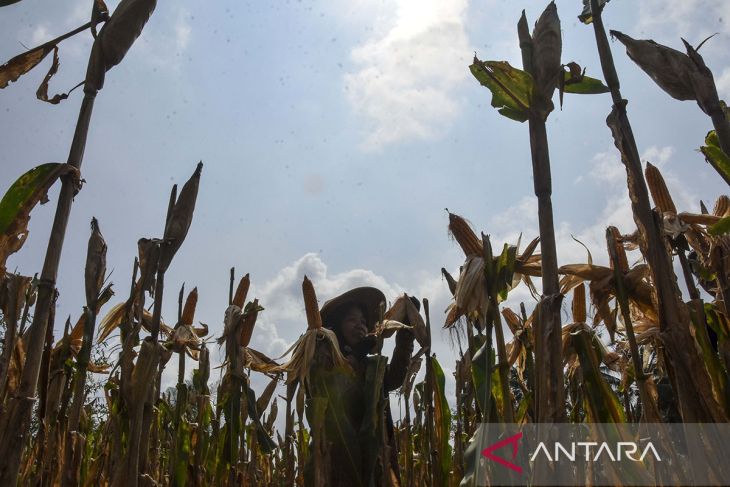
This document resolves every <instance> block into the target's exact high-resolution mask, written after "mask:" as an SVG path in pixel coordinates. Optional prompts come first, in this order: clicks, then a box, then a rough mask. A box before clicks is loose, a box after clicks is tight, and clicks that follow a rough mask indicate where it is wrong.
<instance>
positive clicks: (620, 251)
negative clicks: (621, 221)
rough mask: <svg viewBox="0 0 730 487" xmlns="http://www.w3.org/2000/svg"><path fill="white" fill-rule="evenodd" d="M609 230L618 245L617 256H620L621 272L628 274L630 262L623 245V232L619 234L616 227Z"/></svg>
mask: <svg viewBox="0 0 730 487" xmlns="http://www.w3.org/2000/svg"><path fill="white" fill-rule="evenodd" d="M608 230H609V231H610V232H611V234H612V235H613V241H614V242H615V244H616V255H617V256H618V264H619V270H620V271H621V272H624V273H626V272H628V271H629V261H628V258H627V257H626V249H625V248H624V245H623V243H621V232H619V231H618V228H616V227H608ZM609 253H610V252H609Z"/></svg>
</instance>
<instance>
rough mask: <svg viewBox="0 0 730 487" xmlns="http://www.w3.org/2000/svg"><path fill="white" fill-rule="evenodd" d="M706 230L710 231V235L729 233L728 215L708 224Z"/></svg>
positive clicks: (729, 218) (716, 235)
mask: <svg viewBox="0 0 730 487" xmlns="http://www.w3.org/2000/svg"><path fill="white" fill-rule="evenodd" d="M708 231H709V232H710V235H714V236H715V237H719V236H720V235H725V234H726V233H730V216H726V217H724V218H723V219H722V220H720V221H719V222H717V223H715V224H714V225H712V226H710V228H709V229H708Z"/></svg>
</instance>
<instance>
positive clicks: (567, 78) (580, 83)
mask: <svg viewBox="0 0 730 487" xmlns="http://www.w3.org/2000/svg"><path fill="white" fill-rule="evenodd" d="M563 91H564V92H565V93H574V94H577V95H598V94H601V93H608V92H609V91H610V90H609V89H608V86H606V85H604V84H603V81H601V80H600V79H596V78H591V77H590V76H584V75H581V76H580V77H579V78H578V79H576V78H574V77H573V75H572V74H571V73H569V72H568V71H565V74H564V85H563Z"/></svg>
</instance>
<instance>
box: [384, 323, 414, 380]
mask: <svg viewBox="0 0 730 487" xmlns="http://www.w3.org/2000/svg"><path fill="white" fill-rule="evenodd" d="M413 338H414V337H413V333H412V332H411V331H410V330H398V332H397V333H396V334H395V349H394V350H393V358H392V359H391V361H390V364H389V365H388V369H387V370H386V371H385V380H384V385H385V391H386V392H390V391H394V390H395V389H398V388H399V387H400V386H401V385H403V381H404V380H405V378H406V373H407V372H408V365H409V364H410V362H411V354H413Z"/></svg>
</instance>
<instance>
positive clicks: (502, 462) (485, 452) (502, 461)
mask: <svg viewBox="0 0 730 487" xmlns="http://www.w3.org/2000/svg"><path fill="white" fill-rule="evenodd" d="M520 438H522V432H521V431H520V432H519V433H517V434H516V435H512V436H510V437H509V438H505V439H504V440H502V441H498V442H497V443H495V444H493V445H491V446H489V447H487V448H485V449H484V450H482V455H483V456H485V457H486V458H488V459H490V460H492V461H495V462H497V463H499V464H500V465H502V466H503V467H507V468H509V469H511V470H514V471H515V472H517V473H520V474H521V473H522V467H520V466H519V465H515V464H514V463H512V462H509V461H507V460H505V459H504V458H502V457H498V456H497V455H494V454H493V453H492V452H494V450H499V449H500V448H502V447H503V446H505V445H507V444H509V443H512V460H514V459H515V457H516V456H517V448H519V446H520V445H518V444H517V442H518V441H519V440H520Z"/></svg>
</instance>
